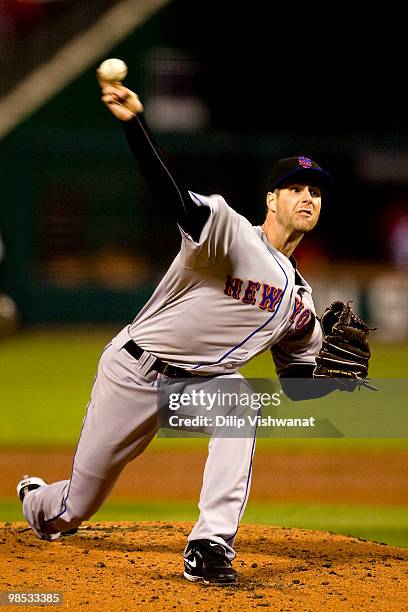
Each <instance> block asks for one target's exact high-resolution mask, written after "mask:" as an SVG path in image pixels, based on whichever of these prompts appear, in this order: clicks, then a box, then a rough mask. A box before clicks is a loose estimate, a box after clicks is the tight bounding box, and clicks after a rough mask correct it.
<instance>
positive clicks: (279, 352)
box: [271, 316, 323, 376]
mask: <svg viewBox="0 0 408 612" xmlns="http://www.w3.org/2000/svg"><path fill="white" fill-rule="evenodd" d="M322 339H323V338H322V330H321V327H320V323H319V321H318V320H317V319H316V317H315V316H313V322H312V325H310V327H309V329H308V330H307V331H306V332H303V333H302V334H296V333H294V334H287V335H286V336H285V337H284V338H283V339H282V340H281V341H280V342H278V343H277V344H275V345H274V346H272V348H271V353H272V358H273V361H274V363H275V368H276V373H277V374H278V376H282V375H284V374H285V372H286V371H287V370H288V369H289V368H291V367H293V366H298V365H313V366H315V365H316V355H317V354H318V352H319V350H320V347H321V345H322Z"/></svg>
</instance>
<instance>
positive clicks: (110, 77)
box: [97, 57, 128, 83]
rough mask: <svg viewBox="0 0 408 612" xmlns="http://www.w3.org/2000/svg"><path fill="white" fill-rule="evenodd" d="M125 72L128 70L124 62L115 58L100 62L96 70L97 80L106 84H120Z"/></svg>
mask: <svg viewBox="0 0 408 612" xmlns="http://www.w3.org/2000/svg"><path fill="white" fill-rule="evenodd" d="M127 72H128V68H127V66H126V64H125V62H124V61H123V60H121V59H117V58H115V57H112V58H110V59H107V60H105V61H104V62H102V64H101V65H100V66H99V68H98V70H97V74H98V78H99V80H101V81H105V82H106V83H121V82H122V81H123V79H124V78H125V77H126V75H127Z"/></svg>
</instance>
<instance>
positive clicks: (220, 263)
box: [17, 82, 370, 584]
mask: <svg viewBox="0 0 408 612" xmlns="http://www.w3.org/2000/svg"><path fill="white" fill-rule="evenodd" d="M101 86H102V100H103V102H104V103H105V104H106V106H107V107H108V108H109V110H110V111H111V112H112V113H113V115H114V116H115V117H116V118H117V119H119V120H120V121H121V122H122V124H123V126H124V130H125V134H126V137H127V140H128V142H129V145H130V149H131V151H132V152H133V154H134V155H135V156H136V159H137V162H138V165H139V168H140V171H141V172H142V174H143V176H144V179H145V180H146V182H147V184H148V185H149V187H150V188H151V190H152V191H153V193H154V195H155V196H156V197H157V199H158V200H159V201H160V202H162V203H165V205H166V206H167V207H171V210H172V211H173V215H174V222H175V223H177V225H178V228H179V230H180V237H181V244H180V251H179V253H178V254H177V256H176V257H175V259H174V261H173V262H172V263H171V265H170V267H169V269H168V271H167V272H166V274H165V275H164V277H163V279H162V280H161V282H160V283H159V285H158V287H157V289H156V290H155V292H154V294H153V295H152V297H151V298H150V299H149V301H148V302H147V304H146V305H145V306H144V307H143V308H142V309H141V311H140V312H139V313H138V314H137V315H136V317H135V319H134V320H133V321H132V322H131V323H130V324H129V325H127V326H126V327H125V328H124V329H123V330H122V331H121V332H120V333H119V334H118V335H117V336H116V337H115V338H113V340H112V341H111V342H110V343H109V344H108V346H107V347H106V348H105V349H104V351H103V353H102V356H101V359H100V361H99V366H98V371H97V376H96V379H95V382H94V386H93V389H92V394H91V398H90V401H89V404H88V407H87V412H86V416H85V418H84V422H83V427H82V431H81V435H80V439H79V442H78V446H77V450H76V453H75V457H74V461H73V468H72V474H71V476H70V478H69V480H63V481H61V482H56V483H53V484H47V483H45V481H44V480H42V479H41V478H39V477H33V476H31V477H25V478H24V479H23V480H21V481H20V482H19V484H18V487H17V490H18V494H19V496H20V499H21V500H22V502H23V511H24V515H25V517H26V519H27V521H28V522H29V524H30V526H31V528H32V529H33V531H34V532H35V533H36V535H37V536H38V537H40V538H44V539H55V538H58V537H59V536H60V535H61V534H62V533H69V532H72V531H73V530H76V529H77V528H78V526H79V525H80V524H81V522H82V521H83V520H86V519H89V518H90V517H91V516H92V515H93V514H94V513H95V512H96V511H97V510H98V509H99V507H100V506H101V504H102V503H103V501H104V500H105V499H106V498H107V496H108V495H109V493H110V491H111V489H112V487H113V486H114V484H115V482H116V480H117V478H118V477H119V475H120V473H121V472H122V470H123V468H124V467H125V465H126V464H127V463H128V462H129V461H131V460H133V459H135V458H136V457H137V456H138V455H139V454H140V453H142V452H143V451H144V449H145V448H146V447H147V446H148V444H149V442H150V441H151V440H152V439H153V437H154V436H155V434H156V432H157V429H158V424H157V410H158V389H159V387H160V385H162V384H163V383H165V382H166V381H167V380H170V379H171V380H176V381H180V385H181V387H183V384H186V385H188V384H190V383H191V381H194V382H197V384H198V385H204V386H205V385H206V384H208V383H209V381H214V380H217V379H218V378H220V379H221V378H223V379H226V380H228V378H229V377H240V374H239V369H240V368H241V367H242V366H243V365H244V364H246V363H247V362H248V361H249V360H251V359H252V358H253V357H255V356H256V355H259V354H260V353H262V352H263V351H266V350H271V351H272V356H273V359H274V362H275V365H276V370H277V373H278V375H279V377H280V379H281V383H282V386H283V388H284V390H285V392H286V393H287V394H288V395H292V396H293V398H294V399H301V398H302V393H299V390H298V387H296V390H293V388H292V387H291V385H290V380H291V378H293V377H294V378H297V379H298V378H304V379H305V381H313V376H314V372H316V373H317V374H318V375H319V377H320V379H322V378H324V379H325V380H327V381H328V384H327V385H326V386H322V385H319V386H316V387H314V386H313V385H310V384H305V386H304V394H303V397H313V396H318V395H324V394H325V393H328V392H329V391H331V390H333V389H335V388H347V390H350V388H354V387H355V386H357V385H358V382H359V381H362V380H364V379H365V377H366V376H367V367H368V358H369V356H370V352H369V349H368V345H367V342H366V333H368V332H366V331H365V328H362V327H361V325H360V324H359V322H358V321H357V323H356V319H353V318H352V316H351V311H350V312H349V313H348V315H347V316H346V314H344V312H343V311H342V309H341V307H338V306H337V307H336V308H333V309H332V310H330V313H329V314H328V315H327V316H326V318H325V323H326V324H325V330H324V331H325V338H324V340H325V344H324V346H322V341H323V335H322V328H321V325H320V323H319V321H318V320H317V319H316V315H315V310H314V306H313V301H312V290H311V288H310V286H309V285H308V283H307V282H306V281H305V280H304V279H303V278H302V276H301V275H300V273H299V272H298V270H297V269H296V263H295V260H294V259H293V257H292V254H293V252H294V250H295V248H296V246H297V245H298V244H299V242H300V240H301V239H302V237H303V236H304V234H307V233H308V232H310V231H311V230H312V229H313V228H314V227H315V225H316V223H317V221H318V218H319V214H320V209H321V206H322V202H323V204H324V203H325V201H326V199H327V194H328V190H329V188H330V184H331V179H330V177H329V175H328V174H327V172H325V171H324V170H323V169H322V168H321V167H320V166H319V165H318V164H317V163H315V162H314V161H312V160H311V159H309V158H307V157H304V156H301V155H299V156H296V157H291V158H286V159H281V160H279V161H278V162H277V163H276V164H275V165H274V166H273V169H272V172H271V174H270V177H269V183H268V187H267V193H266V205H267V213H266V218H265V221H264V223H263V225H262V226H253V225H251V223H249V221H248V220H247V219H245V218H244V217H243V216H241V215H240V214H238V213H237V212H235V211H234V209H233V208H231V206H230V205H229V204H228V203H227V202H226V201H225V200H224V198H223V197H222V196H220V195H210V196H204V195H200V194H198V193H194V192H192V191H191V190H189V189H188V188H187V187H186V186H185V185H184V183H183V182H182V181H181V180H180V178H179V177H177V176H176V174H175V172H174V170H173V169H172V168H171V165H170V163H169V161H168V160H167V158H166V156H165V154H164V153H163V151H162V150H161V149H160V148H159V146H158V145H157V143H156V142H155V139H154V138H153V136H152V134H151V132H150V130H149V128H148V126H147V125H146V122H145V119H144V116H143V106H142V104H141V102H140V100H139V98H138V96H137V95H136V94H135V93H134V92H132V91H131V90H129V89H127V88H126V87H124V86H122V85H120V84H113V85H112V84H107V83H103V82H102V83H101ZM158 222H160V220H158ZM337 304H340V303H337ZM342 306H344V305H342ZM341 317H343V318H341ZM340 319H341V320H340ZM359 325H360V327H359ZM336 326H337V327H336ZM357 328H358V329H357ZM349 329H353V333H348V330H349ZM342 330H343V331H344V330H345V331H344V333H343V331H342ZM354 330H357V331H358V332H359V339H358V341H357V339H356V338H357V336H358V334H357V335H356V334H355V333H354ZM338 338H340V341H338ZM356 347H357V348H356ZM316 359H318V360H319V363H318V365H317V361H316ZM316 368H317V369H316ZM339 380H343V381H345V380H346V381H348V382H349V386H348V387H347V386H343V387H342V385H341V384H338V381H339ZM350 385H351V386H350ZM255 433H256V432H255V428H254V429H253V431H252V432H251V435H248V436H246V437H228V438H223V437H217V436H213V437H212V438H211V440H210V443H209V449H208V458H207V461H206V465H205V470H204V475H203V485H202V490H201V495H200V501H199V509H200V514H199V518H198V521H197V523H196V524H195V525H194V527H193V529H192V531H191V533H190V535H189V537H188V542H187V546H186V548H185V550H184V577H185V578H186V579H188V580H191V581H198V580H203V581H204V582H205V583H207V584H231V583H235V582H237V580H238V576H237V572H236V570H235V569H234V568H233V567H232V564H231V562H232V560H233V559H234V557H235V550H234V539H235V536H236V533H237V530H238V525H239V521H240V519H241V516H242V514H243V511H244V508H245V504H246V501H247V498H248V493H249V487H250V478H251V466H252V459H253V453H254V447H255Z"/></svg>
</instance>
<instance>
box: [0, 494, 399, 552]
mask: <svg viewBox="0 0 408 612" xmlns="http://www.w3.org/2000/svg"><path fill="white" fill-rule="evenodd" d="M197 516H198V511H197V507H196V505H195V504H194V503H192V502H184V503H180V502H178V503H173V502H146V503H136V502H107V503H106V504H105V505H104V506H103V507H102V509H101V510H100V511H99V512H98V513H97V514H95V516H94V517H93V518H92V521H93V522H95V521H113V522H119V521H196V520H197ZM21 520H24V517H23V516H22V513H21V506H20V504H19V502H18V501H17V500H16V501H4V500H3V501H0V521H21ZM243 523H247V524H263V525H277V526H282V527H302V528H304V529H313V530H318V531H331V532H333V533H339V534H343V535H353V536H355V537H359V538H363V539H366V540H373V541H376V542H385V543H387V544H392V545H394V546H403V547H406V548H407V547H408V508H407V507H383V506H376V507H371V506H345V505H321V504H319V505H318V504H294V503H291V504H271V503H260V502H254V503H252V502H251V501H250V502H249V503H248V506H247V509H246V512H245V515H244V520H243Z"/></svg>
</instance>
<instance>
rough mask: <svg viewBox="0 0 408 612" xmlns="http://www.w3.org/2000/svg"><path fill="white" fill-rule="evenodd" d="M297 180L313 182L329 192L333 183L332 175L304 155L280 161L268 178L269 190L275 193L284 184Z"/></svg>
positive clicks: (273, 167)
mask: <svg viewBox="0 0 408 612" xmlns="http://www.w3.org/2000/svg"><path fill="white" fill-rule="evenodd" d="M292 180H293V181H294V182H296V180H299V181H302V182H303V181H304V180H306V181H307V182H309V181H310V182H311V183H313V184H315V185H317V186H318V187H320V188H321V189H322V191H328V190H329V189H330V188H331V187H332V185H333V181H332V179H331V176H330V174H328V173H327V172H326V171H325V170H323V169H322V168H321V167H320V166H319V164H317V163H316V162H315V161H313V160H312V159H310V158H309V157H305V156H303V155H299V156H298V157H285V158H284V159H279V160H278V161H277V162H276V163H275V164H274V165H273V166H272V170H271V172H270V174H269V177H268V183H267V188H268V190H269V191H273V190H274V189H276V187H281V186H282V185H283V184H284V183H288V182H291V181H292Z"/></svg>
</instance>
